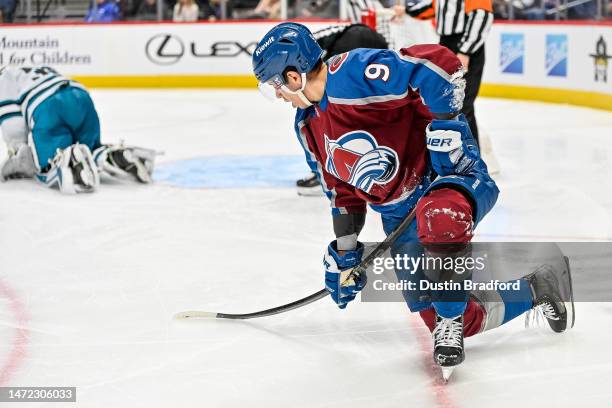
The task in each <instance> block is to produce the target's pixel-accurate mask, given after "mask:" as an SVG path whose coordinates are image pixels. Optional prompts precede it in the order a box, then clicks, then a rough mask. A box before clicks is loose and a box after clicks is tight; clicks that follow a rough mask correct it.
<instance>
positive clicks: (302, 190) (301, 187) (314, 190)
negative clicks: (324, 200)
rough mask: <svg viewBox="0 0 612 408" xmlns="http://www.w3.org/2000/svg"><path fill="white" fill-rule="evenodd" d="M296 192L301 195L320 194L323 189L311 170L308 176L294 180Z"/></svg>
mask: <svg viewBox="0 0 612 408" xmlns="http://www.w3.org/2000/svg"><path fill="white" fill-rule="evenodd" d="M295 185H296V187H297V193H298V195H301V196H322V195H323V190H322V189H321V183H320V182H319V179H318V177H317V175H316V174H315V173H314V172H311V173H310V174H309V175H308V176H306V177H304V178H301V179H299V180H298V181H296V182H295Z"/></svg>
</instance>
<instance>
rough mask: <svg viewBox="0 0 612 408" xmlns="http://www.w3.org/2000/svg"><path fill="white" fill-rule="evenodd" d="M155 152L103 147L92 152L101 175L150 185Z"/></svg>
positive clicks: (132, 148)
mask: <svg viewBox="0 0 612 408" xmlns="http://www.w3.org/2000/svg"><path fill="white" fill-rule="evenodd" d="M155 156H156V152H155V151H154V150H151V149H144V148H140V147H127V146H123V145H122V144H119V145H105V146H102V147H100V148H98V149H96V150H95V151H94V154H93V157H94V161H95V162H96V165H97V166H98V169H99V171H100V172H101V173H104V174H107V175H109V176H111V177H117V178H131V179H135V180H136V181H139V182H141V183H145V184H148V183H151V182H152V181H153V179H152V174H153V168H154V166H155Z"/></svg>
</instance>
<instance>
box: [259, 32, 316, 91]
mask: <svg viewBox="0 0 612 408" xmlns="http://www.w3.org/2000/svg"><path fill="white" fill-rule="evenodd" d="M322 56H323V50H322V49H321V47H320V46H319V44H318V43H317V40H316V39H315V38H314V36H313V35H312V33H311V32H310V30H309V29H308V28H306V26H304V25H302V24H298V23H282V24H279V25H277V26H276V27H274V28H273V29H272V30H270V31H269V32H268V33H267V34H266V35H265V36H264V37H263V38H262V40H261V41H260V42H259V44H257V48H256V49H255V52H254V53H253V72H254V74H255V76H256V77H257V80H258V81H259V82H260V83H265V82H269V81H271V80H275V81H280V83H279V85H280V84H285V79H284V78H283V72H284V71H285V69H286V68H287V67H294V68H295V69H296V71H297V72H299V73H300V74H307V73H308V72H310V71H312V69H313V68H314V67H315V66H316V65H317V63H318V62H319V60H320V59H321V58H322Z"/></svg>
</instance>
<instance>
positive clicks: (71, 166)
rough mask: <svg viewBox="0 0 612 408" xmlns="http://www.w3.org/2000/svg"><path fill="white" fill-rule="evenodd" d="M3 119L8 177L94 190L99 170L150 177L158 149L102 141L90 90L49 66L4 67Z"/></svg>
mask: <svg viewBox="0 0 612 408" xmlns="http://www.w3.org/2000/svg"><path fill="white" fill-rule="evenodd" d="M0 123H1V126H2V136H3V139H4V141H5V142H6V144H7V147H8V158H7V159H6V160H5V161H4V163H2V165H1V167H0V178H1V179H2V180H3V181H6V180H9V179H14V178H36V179H37V180H38V181H40V182H41V183H43V184H45V185H47V186H49V187H55V186H57V187H59V190H60V191H61V192H63V193H71V194H72V193H83V192H92V191H94V190H95V189H96V188H97V187H98V185H99V184H100V174H106V175H109V176H111V177H126V178H130V179H134V180H136V181H139V182H141V183H150V182H151V174H152V172H153V165H154V160H155V152H154V151H153V150H149V149H142V148H135V147H127V146H123V145H122V144H120V145H103V144H102V143H101V142H100V121H99V119H98V114H97V112H96V109H95V107H94V104H93V101H92V100H91V97H90V96H89V93H88V92H87V91H86V90H85V88H84V87H83V86H82V85H81V84H79V83H78V82H75V81H71V80H69V79H67V78H64V77H63V76H61V75H60V74H58V73H57V72H56V71H54V70H53V69H51V68H49V67H31V68H30V67H12V66H8V67H4V68H2V70H0Z"/></svg>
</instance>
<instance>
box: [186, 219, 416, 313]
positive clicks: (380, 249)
mask: <svg viewBox="0 0 612 408" xmlns="http://www.w3.org/2000/svg"><path fill="white" fill-rule="evenodd" d="M414 216H415V209H413V210H412V211H411V212H410V213H409V214H408V216H407V217H406V218H405V219H404V220H403V221H402V222H401V223H400V225H398V226H397V228H396V229H395V230H393V232H392V233H391V234H389V235H388V236H387V238H385V240H384V241H382V242H381V243H380V244H378V245H377V246H376V248H374V250H373V251H372V252H370V254H369V255H368V256H366V257H365V259H363V260H362V261H361V263H360V264H359V265H357V266H356V267H355V269H353V272H351V275H353V274H354V273H365V271H366V269H368V267H369V266H370V265H372V263H373V262H374V259H376V258H378V257H380V256H381V255H382V254H384V253H385V251H387V249H389V248H390V247H391V245H393V244H394V243H395V241H397V239H398V238H399V236H400V235H402V234H403V233H404V231H405V230H406V228H408V226H409V225H410V223H411V222H412V220H413V219H414ZM351 275H349V277H348V278H347V279H349V278H350V277H351ZM327 295H329V292H328V291H327V289H321V290H320V291H318V292H316V293H313V294H312V295H310V296H306V297H305V298H302V299H300V300H296V301H295V302H291V303H287V304H286V305H282V306H277V307H273V308H270V309H266V310H261V311H259V312H253V313H244V314H231V313H216V312H204V311H198V310H188V311H185V312H180V313H177V314H175V315H174V318H175V319H193V318H213V319H214V318H217V319H235V320H246V319H255V318H257V317H265V316H272V315H275V314H279V313H284V312H288V311H289V310H293V309H297V308H299V307H302V306H306V305H308V304H310V303H313V302H316V301H317V300H319V299H323V298H324V297H326V296H327Z"/></svg>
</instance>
